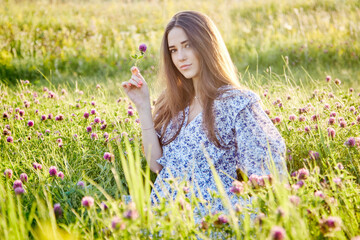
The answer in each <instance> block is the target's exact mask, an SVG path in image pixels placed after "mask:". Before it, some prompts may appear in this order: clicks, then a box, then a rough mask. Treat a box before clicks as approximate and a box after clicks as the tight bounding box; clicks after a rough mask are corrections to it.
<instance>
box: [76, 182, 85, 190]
mask: <svg viewBox="0 0 360 240" xmlns="http://www.w3.org/2000/svg"><path fill="white" fill-rule="evenodd" d="M76 186H78V187H80V188H84V187H85V183H84V182H83V181H78V182H77V184H76Z"/></svg>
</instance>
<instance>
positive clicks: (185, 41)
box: [169, 40, 189, 49]
mask: <svg viewBox="0 0 360 240" xmlns="http://www.w3.org/2000/svg"><path fill="white" fill-rule="evenodd" d="M188 41H189V40H184V41H182V42H181V43H180V44H184V43H187V42H188ZM173 47H175V46H173V45H172V46H169V49H170V48H173Z"/></svg>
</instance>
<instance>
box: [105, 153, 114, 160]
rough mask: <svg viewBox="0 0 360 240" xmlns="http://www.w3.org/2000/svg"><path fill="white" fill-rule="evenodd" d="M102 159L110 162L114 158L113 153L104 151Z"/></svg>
mask: <svg viewBox="0 0 360 240" xmlns="http://www.w3.org/2000/svg"><path fill="white" fill-rule="evenodd" d="M104 159H105V160H108V161H109V162H111V161H112V160H113V159H114V154H111V153H109V152H105V153H104Z"/></svg>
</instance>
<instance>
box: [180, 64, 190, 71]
mask: <svg viewBox="0 0 360 240" xmlns="http://www.w3.org/2000/svg"><path fill="white" fill-rule="evenodd" d="M190 66H191V64H187V65H182V66H181V67H180V69H182V70H186V69H188V68H189V67H190Z"/></svg>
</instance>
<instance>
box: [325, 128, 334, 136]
mask: <svg viewBox="0 0 360 240" xmlns="http://www.w3.org/2000/svg"><path fill="white" fill-rule="evenodd" d="M327 131H328V136H329V137H331V138H334V137H335V134H336V132H335V129H333V128H328V129H327Z"/></svg>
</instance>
